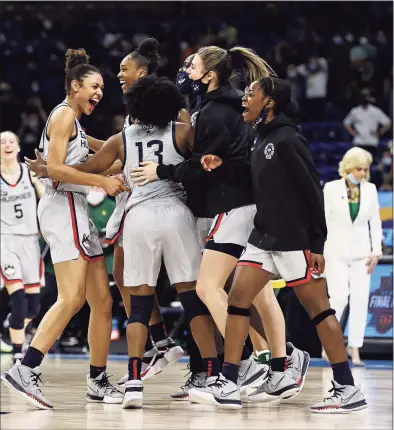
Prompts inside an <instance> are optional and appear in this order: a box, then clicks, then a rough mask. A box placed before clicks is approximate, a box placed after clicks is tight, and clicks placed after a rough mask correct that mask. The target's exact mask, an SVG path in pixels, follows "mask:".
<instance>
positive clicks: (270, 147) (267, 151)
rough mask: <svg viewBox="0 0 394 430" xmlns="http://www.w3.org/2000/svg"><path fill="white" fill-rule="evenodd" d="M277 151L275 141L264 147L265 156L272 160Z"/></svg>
mask: <svg viewBox="0 0 394 430" xmlns="http://www.w3.org/2000/svg"><path fill="white" fill-rule="evenodd" d="M274 153H275V147H274V144H273V143H269V144H268V145H267V146H266V147H265V148H264V155H265V158H266V159H267V160H271V158H272V157H273V156H274Z"/></svg>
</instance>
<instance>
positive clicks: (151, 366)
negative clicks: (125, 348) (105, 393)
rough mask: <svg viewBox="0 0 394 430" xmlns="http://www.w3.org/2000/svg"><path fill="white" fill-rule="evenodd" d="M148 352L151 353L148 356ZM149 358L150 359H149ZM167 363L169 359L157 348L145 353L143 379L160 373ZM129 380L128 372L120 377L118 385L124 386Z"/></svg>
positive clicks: (142, 369)
mask: <svg viewBox="0 0 394 430" xmlns="http://www.w3.org/2000/svg"><path fill="white" fill-rule="evenodd" d="M147 354H149V355H148V356H147ZM151 354H152V355H151ZM148 359H150V360H149V361H148ZM146 361H148V362H146ZM167 365H168V361H167V359H166V358H165V357H164V355H163V354H162V353H161V352H159V350H158V349H157V348H153V349H151V350H150V351H148V352H146V353H145V354H144V361H143V362H142V366H141V379H142V380H143V381H146V380H147V379H149V378H152V376H155V375H157V374H158V373H160V372H161V371H162V370H163V369H164V368H165V367H166V366H167ZM128 380H129V373H128V372H127V373H126V374H125V375H124V376H123V378H121V379H119V381H118V382H117V385H118V387H123V386H124V384H125V383H126V382H127V381H128Z"/></svg>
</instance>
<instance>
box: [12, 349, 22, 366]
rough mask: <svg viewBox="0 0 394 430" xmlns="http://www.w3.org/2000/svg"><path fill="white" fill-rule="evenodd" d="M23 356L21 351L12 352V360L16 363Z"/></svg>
mask: <svg viewBox="0 0 394 430" xmlns="http://www.w3.org/2000/svg"><path fill="white" fill-rule="evenodd" d="M22 358H23V354H22V353H21V352H16V353H15V354H12V362H13V363H14V364H16V363H17V362H18V361H19V362H21V361H22Z"/></svg>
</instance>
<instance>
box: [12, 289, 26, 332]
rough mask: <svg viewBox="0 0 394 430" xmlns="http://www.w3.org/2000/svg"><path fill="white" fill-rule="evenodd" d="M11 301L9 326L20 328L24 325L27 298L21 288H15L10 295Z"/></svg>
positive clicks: (15, 328)
mask: <svg viewBox="0 0 394 430" xmlns="http://www.w3.org/2000/svg"><path fill="white" fill-rule="evenodd" d="M10 301H11V306H12V310H11V316H10V328H12V329H14V330H21V329H23V327H24V325H25V318H26V317H27V298H26V293H25V291H24V290H23V289H20V290H17V291H15V292H14V293H12V294H11V295H10Z"/></svg>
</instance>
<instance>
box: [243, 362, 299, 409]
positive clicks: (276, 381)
mask: <svg viewBox="0 0 394 430" xmlns="http://www.w3.org/2000/svg"><path fill="white" fill-rule="evenodd" d="M298 390H299V387H298V384H297V381H296V380H294V379H293V378H292V377H291V376H290V375H289V374H288V373H286V372H276V371H275V372H274V371H272V370H270V371H269V374H268V379H267V380H266V381H265V382H264V383H263V384H262V385H260V387H258V388H257V389H256V391H252V392H251V393H250V394H249V395H248V400H249V401H250V402H272V401H273V400H277V399H283V398H289V397H291V396H293V395H294V394H296V393H297V392H298Z"/></svg>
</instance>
